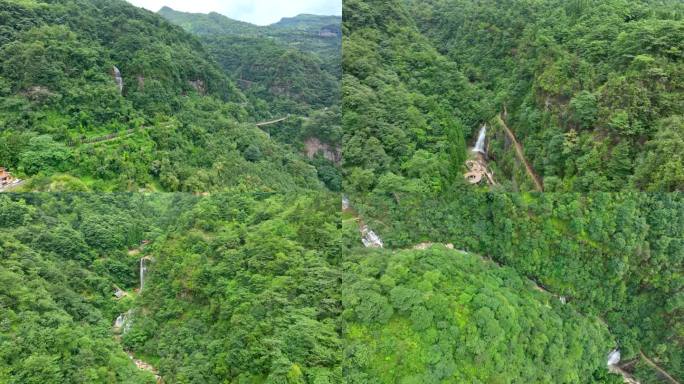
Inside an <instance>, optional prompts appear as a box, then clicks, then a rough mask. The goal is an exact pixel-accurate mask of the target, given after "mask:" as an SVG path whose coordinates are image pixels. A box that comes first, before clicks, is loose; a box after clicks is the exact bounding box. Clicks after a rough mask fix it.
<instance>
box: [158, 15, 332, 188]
mask: <svg viewBox="0 0 684 384" xmlns="http://www.w3.org/2000/svg"><path fill="white" fill-rule="evenodd" d="M159 14H160V15H161V16H163V17H165V18H166V19H168V20H169V21H171V22H172V23H175V24H178V25H180V26H181V27H183V28H184V29H186V30H187V31H189V32H192V33H193V34H195V35H197V37H198V38H199V39H200V40H201V42H202V44H203V45H204V46H205V47H206V49H207V51H208V52H209V53H210V55H211V56H212V57H213V58H214V59H215V60H216V62H217V63H218V64H219V65H220V66H221V68H222V69H223V71H224V72H225V74H226V75H228V77H229V78H231V79H232V80H233V81H234V82H235V83H236V84H237V85H238V86H239V87H240V89H241V90H242V92H243V94H244V95H245V96H246V98H247V99H248V100H249V103H250V105H251V106H252V110H251V113H250V114H251V115H253V116H256V117H257V118H258V119H259V120H270V119H279V118H282V117H285V116H287V117H288V118H287V119H286V120H285V121H282V122H279V123H278V124H277V125H274V126H272V127H271V126H269V127H264V129H265V130H266V131H267V132H268V134H269V135H270V137H272V138H274V139H275V140H277V141H279V142H281V143H284V144H287V145H292V146H293V147H295V148H297V149H298V150H300V151H301V152H306V153H307V155H308V156H309V157H310V159H311V162H310V163H311V164H312V165H313V166H315V167H316V169H317V171H318V175H319V178H320V179H321V180H322V181H323V182H324V183H325V184H326V186H327V187H328V188H329V189H331V190H334V191H339V190H340V189H341V179H342V178H341V175H340V172H339V170H338V163H339V162H340V158H341V154H340V152H341V146H342V140H341V139H342V129H341V126H340V120H341V112H340V78H341V55H342V53H341V47H342V41H341V32H340V24H341V18H340V17H339V16H317V15H299V16H297V17H293V18H283V19H282V20H281V21H280V22H278V23H275V24H272V25H269V26H256V25H252V24H249V23H244V22H240V21H237V20H232V19H230V18H228V17H226V16H223V15H220V14H217V13H210V14H201V13H186V12H178V11H174V10H172V9H171V8H168V7H164V8H162V9H161V10H160V11H159Z"/></svg>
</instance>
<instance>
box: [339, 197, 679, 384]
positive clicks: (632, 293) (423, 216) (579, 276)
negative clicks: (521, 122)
mask: <svg viewBox="0 0 684 384" xmlns="http://www.w3.org/2000/svg"><path fill="white" fill-rule="evenodd" d="M467 188H470V187H462V188H460V189H457V190H454V191H450V192H449V193H447V194H445V195H444V197H443V198H441V199H433V200H426V199H424V198H422V197H420V196H411V195H410V194H409V193H397V194H396V195H395V196H393V197H394V198H393V199H389V198H388V196H387V195H386V194H374V195H372V196H368V197H367V198H366V199H365V200H361V199H357V200H356V201H354V200H353V201H352V202H353V203H354V206H355V209H356V210H357V211H358V212H359V214H360V215H361V217H362V218H363V220H364V221H365V223H367V225H368V226H369V227H370V228H373V230H374V231H376V232H377V233H378V235H379V236H380V237H381V238H382V240H383V241H384V244H385V246H386V247H388V248H394V249H396V248H408V247H412V246H413V245H414V244H418V243H421V242H440V243H445V244H446V243H453V244H454V247H455V248H456V249H464V250H467V251H469V252H474V253H478V254H482V255H485V256H487V257H489V258H491V259H492V260H493V261H495V262H497V263H500V264H501V265H505V266H507V267H510V268H512V269H514V270H515V271H516V272H517V273H518V274H520V275H521V276H526V277H528V278H530V279H532V280H534V281H536V282H537V283H538V285H539V286H540V287H543V288H544V289H546V290H548V291H549V292H551V293H552V294H554V295H557V296H558V297H563V298H564V299H565V300H566V301H567V302H568V304H567V305H568V306H571V307H573V308H574V309H576V310H577V311H578V312H580V313H583V314H585V315H587V316H598V317H599V318H601V319H602V320H603V321H604V322H605V324H606V326H607V327H608V329H609V330H610V332H611V334H612V335H613V338H614V340H616V341H617V343H618V347H619V348H620V350H621V353H622V360H623V363H629V362H633V363H632V364H630V365H629V371H633V372H634V374H635V375H636V376H637V378H638V379H640V380H641V382H642V383H656V382H659V379H657V377H658V375H657V374H656V372H655V371H654V370H653V368H652V367H651V366H650V365H649V364H648V363H647V361H646V359H645V358H643V356H642V355H641V353H643V354H644V356H646V357H648V358H650V360H651V361H653V362H655V363H656V364H657V365H659V366H660V367H661V368H663V369H664V370H665V371H666V372H668V373H669V374H670V375H672V376H673V377H675V378H678V379H682V378H684V365H682V362H684V357H683V355H682V351H684V348H682V346H684V338H683V337H682V332H683V331H684V329H683V328H682V327H683V326H684V306H683V305H682V300H681V299H682V289H683V287H684V286H683V284H684V280H683V279H682V276H684V274H683V273H684V271H683V270H682V266H683V265H684V259H683V255H684V237H683V235H682V234H683V233H684V232H682V228H684V200H683V199H682V196H681V194H644V193H591V194H587V195H581V194H553V193H545V194H539V195H528V194H503V193H488V194H483V193H479V192H472V191H468V189H467ZM407 218H410V219H407ZM355 226H356V223H351V224H350V226H348V227H347V230H346V231H345V232H346V233H347V234H348V235H345V238H347V239H353V240H348V241H347V242H348V243H349V241H351V243H349V244H360V242H359V241H358V234H356V233H358V230H357V229H356V228H355ZM355 232H356V233H355ZM349 234H354V235H355V237H354V236H353V235H352V236H350V235H349ZM437 260H439V259H438V258H436V259H435V260H434V261H430V262H434V263H435V265H441V263H439V262H438V261H437ZM411 270H413V269H411ZM345 297H346V296H345ZM521 344H522V345H523V346H526V345H527V342H525V341H521ZM608 352H609V351H604V353H605V354H606V355H607V353H608ZM496 358H498V357H497V355H496V354H493V355H488V356H487V359H496ZM585 379H586V377H585ZM660 379H662V376H661V378H660ZM533 381H534V380H533Z"/></svg>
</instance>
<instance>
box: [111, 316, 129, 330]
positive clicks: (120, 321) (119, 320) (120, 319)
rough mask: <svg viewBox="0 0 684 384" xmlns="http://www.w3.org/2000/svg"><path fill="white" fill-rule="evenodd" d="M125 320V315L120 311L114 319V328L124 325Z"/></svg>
mask: <svg viewBox="0 0 684 384" xmlns="http://www.w3.org/2000/svg"><path fill="white" fill-rule="evenodd" d="M125 320H126V316H125V315H124V314H123V313H122V314H120V315H119V316H117V318H116V320H115V321H114V327H115V328H121V327H123V325H124V321H125Z"/></svg>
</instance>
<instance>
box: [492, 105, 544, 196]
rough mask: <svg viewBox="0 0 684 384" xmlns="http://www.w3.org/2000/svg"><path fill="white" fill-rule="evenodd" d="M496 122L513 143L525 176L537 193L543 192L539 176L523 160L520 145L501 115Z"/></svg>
mask: <svg viewBox="0 0 684 384" xmlns="http://www.w3.org/2000/svg"><path fill="white" fill-rule="evenodd" d="M497 120H498V121H499V123H500V124H501V126H502V127H503V129H504V131H505V132H506V135H507V136H508V138H509V139H511V141H512V142H513V146H514V147H515V153H516V154H517V155H518V159H519V160H520V161H521V162H522V163H523V164H524V165H525V170H526V171H527V174H528V175H529V176H530V178H531V179H532V181H533V182H534V186H535V188H536V189H537V192H544V186H543V184H542V182H541V179H540V178H539V176H537V173H536V172H534V169H532V166H531V165H530V163H529V162H528V161H527V158H525V153H524V152H523V148H522V145H520V143H519V142H518V140H517V139H516V138H515V135H514V134H513V131H511V130H510V128H508V126H507V125H506V123H505V122H504V120H503V118H502V117H501V115H498V116H497Z"/></svg>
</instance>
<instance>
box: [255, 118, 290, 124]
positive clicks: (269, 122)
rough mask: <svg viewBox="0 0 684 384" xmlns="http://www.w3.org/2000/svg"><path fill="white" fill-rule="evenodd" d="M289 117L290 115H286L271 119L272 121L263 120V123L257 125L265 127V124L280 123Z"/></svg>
mask: <svg viewBox="0 0 684 384" xmlns="http://www.w3.org/2000/svg"><path fill="white" fill-rule="evenodd" d="M289 117H290V116H285V117H281V118H280V119H275V120H271V121H263V122H261V123H256V126H257V127H263V126H264V125H271V124H275V123H279V122H281V121H283V120H287V119H288V118H289Z"/></svg>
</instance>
